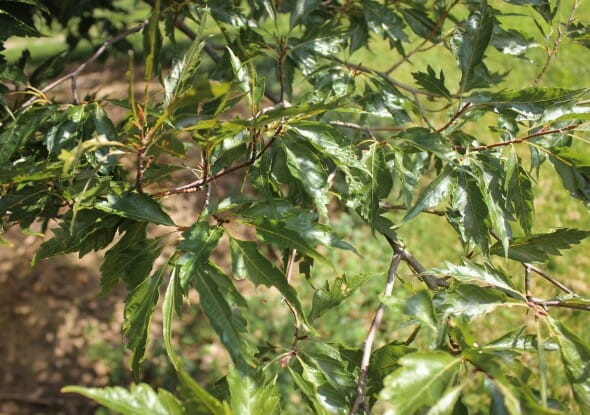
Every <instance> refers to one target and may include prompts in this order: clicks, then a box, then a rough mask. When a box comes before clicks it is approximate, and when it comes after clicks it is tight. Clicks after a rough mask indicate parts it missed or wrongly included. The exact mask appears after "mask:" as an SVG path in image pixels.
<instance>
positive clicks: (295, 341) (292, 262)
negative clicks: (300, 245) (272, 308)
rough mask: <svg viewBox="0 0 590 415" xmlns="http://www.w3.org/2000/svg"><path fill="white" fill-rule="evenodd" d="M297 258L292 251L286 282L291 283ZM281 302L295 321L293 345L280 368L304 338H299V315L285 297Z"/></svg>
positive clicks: (286, 362)
mask: <svg viewBox="0 0 590 415" xmlns="http://www.w3.org/2000/svg"><path fill="white" fill-rule="evenodd" d="M296 257H297V250H296V249H292V250H291V253H290V254H289V260H288V261H287V266H286V268H285V276H286V278H287V282H288V283H290V282H291V276H292V274H293V266H294V265H295V258H296ZM283 301H284V302H285V304H287V307H289V310H291V314H293V319H294V320H295V333H294V334H293V344H292V345H291V350H289V353H287V354H286V355H285V356H284V357H283V358H282V359H281V362H280V363H281V367H286V366H287V364H288V363H289V360H290V359H291V357H293V356H295V355H296V354H297V347H298V345H299V341H300V340H303V339H304V338H305V337H304V336H301V322H300V321H299V314H298V313H297V310H296V309H295V307H293V304H291V303H290V302H289V301H288V300H287V299H286V298H285V297H283Z"/></svg>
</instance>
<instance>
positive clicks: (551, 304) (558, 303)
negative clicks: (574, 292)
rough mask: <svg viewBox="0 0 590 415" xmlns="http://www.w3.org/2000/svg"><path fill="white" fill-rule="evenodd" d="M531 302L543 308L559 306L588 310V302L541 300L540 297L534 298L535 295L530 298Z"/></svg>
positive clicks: (589, 309) (589, 307)
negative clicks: (573, 302) (574, 302)
mask: <svg viewBox="0 0 590 415" xmlns="http://www.w3.org/2000/svg"><path fill="white" fill-rule="evenodd" d="M531 302H532V303H533V304H537V305H540V306H543V307H545V308H547V307H561V308H569V309H573V310H582V311H590V305H589V304H572V303H568V302H566V301H559V300H543V299H541V298H535V297H532V298H531Z"/></svg>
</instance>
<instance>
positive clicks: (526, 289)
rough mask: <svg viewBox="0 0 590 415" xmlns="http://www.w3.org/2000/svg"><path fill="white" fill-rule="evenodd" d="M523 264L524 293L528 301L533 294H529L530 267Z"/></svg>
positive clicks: (530, 300)
mask: <svg viewBox="0 0 590 415" xmlns="http://www.w3.org/2000/svg"><path fill="white" fill-rule="evenodd" d="M522 265H523V266H524V295H525V297H526V300H527V301H528V302H532V298H533V295H532V294H531V268H530V267H529V266H528V264H522Z"/></svg>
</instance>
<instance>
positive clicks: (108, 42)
mask: <svg viewBox="0 0 590 415" xmlns="http://www.w3.org/2000/svg"><path fill="white" fill-rule="evenodd" d="M148 22H149V20H144V21H143V22H141V23H140V24H138V25H137V26H134V27H132V28H131V29H127V30H125V31H124V32H122V33H119V34H118V35H117V36H115V37H113V38H111V39H109V40H106V41H105V42H104V43H103V44H102V45H100V47H99V48H98V49H97V50H96V51H95V52H94V53H93V54H92V56H90V58H88V59H87V60H86V61H85V62H83V63H82V64H81V65H80V66H78V67H77V68H76V69H74V70H73V71H72V72H70V73H68V74H66V75H64V76H62V77H61V78H58V79H56V80H55V81H53V82H51V83H49V84H47V85H45V86H44V87H43V88H41V89H40V92H42V93H45V92H47V91H49V90H51V89H53V88H55V87H56V86H58V85H60V84H62V83H63V82H65V81H67V80H68V79H71V80H72V95H73V97H74V103H75V104H79V103H80V99H79V98H78V90H77V86H76V78H77V77H78V75H80V73H81V72H82V71H83V70H84V69H86V67H87V66H88V65H90V64H91V63H92V62H94V61H95V60H96V59H98V57H99V56H100V55H102V54H103V53H104V51H105V50H106V49H107V48H108V47H109V46H111V45H112V44H114V43H117V42H118V41H120V40H122V39H124V38H126V37H127V36H129V35H131V34H133V33H136V32H139V31H140V30H141V29H143V28H144V27H145V26H146V25H147V24H148ZM36 100H37V97H36V96H34V97H31V98H30V99H28V100H27V101H25V102H24V103H23V104H22V105H21V106H20V108H21V109H23V108H26V107H28V106H30V105H31V104H32V103H33V102H35V101H36Z"/></svg>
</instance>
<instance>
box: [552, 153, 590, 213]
mask: <svg viewBox="0 0 590 415" xmlns="http://www.w3.org/2000/svg"><path fill="white" fill-rule="evenodd" d="M548 152H549V160H550V161H551V164H553V167H554V168H555V171H557V173H558V174H559V176H560V177H561V182H562V183H563V187H565V188H566V190H567V191H568V192H569V193H570V194H571V195H572V196H573V197H575V198H576V199H580V200H582V201H584V202H585V203H586V204H590V158H588V157H587V156H586V155H585V154H583V153H581V152H577V151H574V150H573V149H571V148H569V147H555V148H552V149H551V150H549V151H548Z"/></svg>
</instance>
